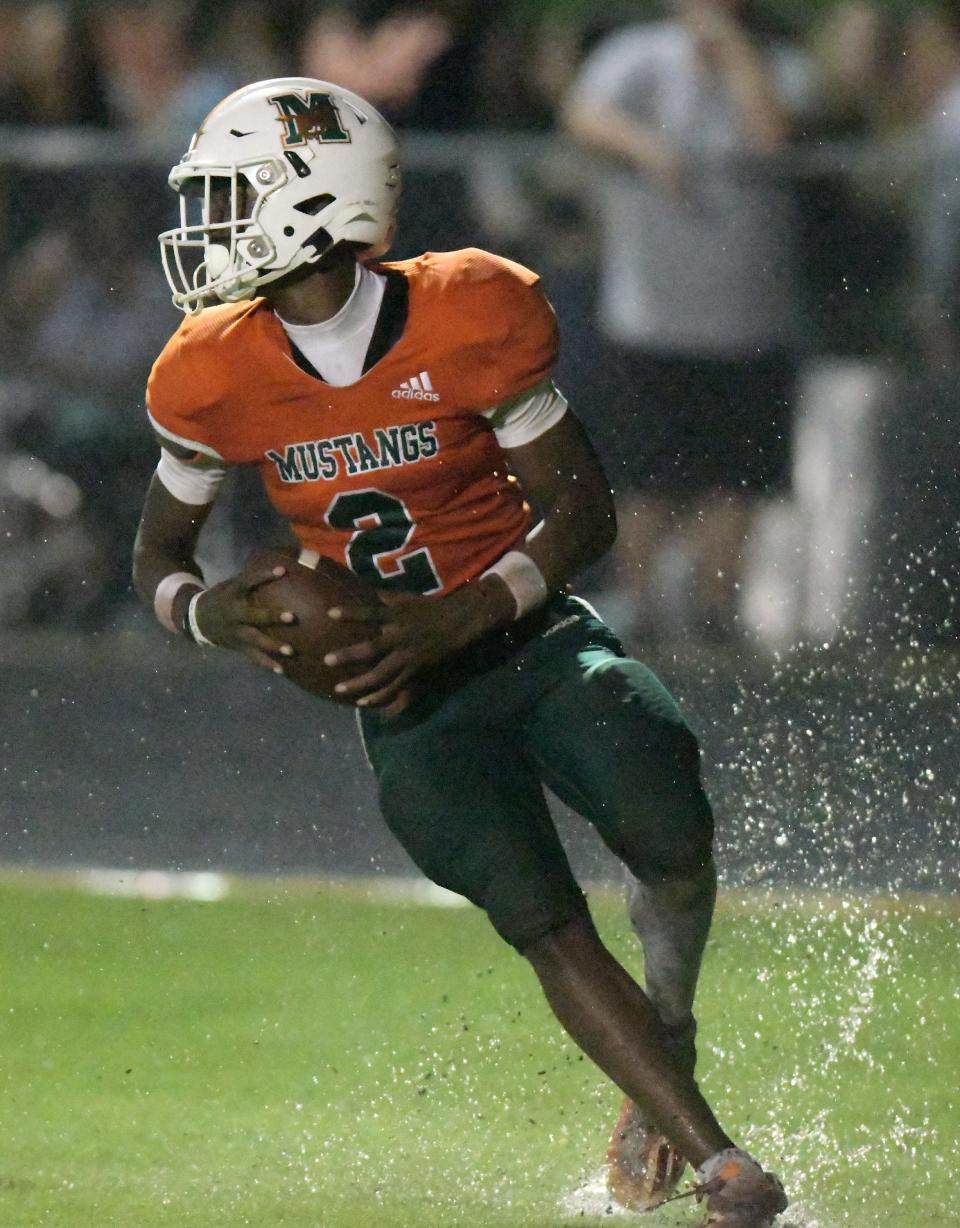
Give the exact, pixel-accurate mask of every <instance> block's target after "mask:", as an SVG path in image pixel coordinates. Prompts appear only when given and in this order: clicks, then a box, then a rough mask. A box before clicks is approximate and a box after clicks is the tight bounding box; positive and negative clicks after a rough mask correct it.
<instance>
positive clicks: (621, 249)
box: [567, 20, 810, 355]
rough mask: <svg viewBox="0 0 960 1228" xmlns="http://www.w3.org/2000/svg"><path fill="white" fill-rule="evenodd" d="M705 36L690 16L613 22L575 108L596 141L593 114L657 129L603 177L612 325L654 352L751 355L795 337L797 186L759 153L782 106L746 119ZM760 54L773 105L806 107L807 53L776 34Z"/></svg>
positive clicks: (621, 336) (615, 334)
mask: <svg viewBox="0 0 960 1228" xmlns="http://www.w3.org/2000/svg"><path fill="white" fill-rule="evenodd" d="M707 37H711V36H710V35H708V36H707ZM704 41H705V39H704V38H701V37H700V36H699V35H698V33H697V32H696V31H695V29H693V28H692V25H691V22H690V21H689V20H687V21H684V20H672V21H665V22H662V23H658V24H652V23H651V24H643V25H636V26H631V27H628V28H626V29H624V30H621V31H618V32H617V33H616V34H613V35H612V36H610V37H609V38H608V39H606V40H605V41H604V42H603V43H602V44H601V45H600V46H599V47H598V48H597V49H596V50H595V51H594V53H593V54H592V55H591V56H590V57H589V58H588V60H587V62H586V63H585V65H584V66H583V69H582V71H581V73H580V76H579V78H578V79H577V81H576V82H575V84H574V87H573V90H572V93H571V95H570V98H569V99H568V102H567V114H568V117H569V119H570V122H571V126H572V127H573V129H574V131H575V132H577V133H578V135H581V136H584V135H585V136H586V137H587V139H588V140H590V139H591V135H592V134H590V133H588V132H585V131H584V128H585V126H589V124H590V121H591V117H592V118H593V120H594V122H596V123H611V124H614V125H616V124H617V122H618V121H622V119H626V120H628V121H632V122H633V123H634V124H636V125H638V126H639V128H638V130H639V131H641V132H642V133H643V134H646V136H648V137H649V140H647V142H646V144H647V148H646V149H644V150H643V151H638V153H639V156H638V157H636V158H633V159H631V160H630V161H629V162H628V161H626V160H620V161H619V162H618V164H617V165H616V166H615V167H614V166H612V167H611V169H610V172H609V174H608V175H606V176H605V177H603V179H602V180H601V181H600V184H599V187H600V191H601V198H602V210H603V221H604V227H603V233H604V267H603V287H602V295H601V304H600V312H601V322H602V324H603V327H604V330H605V332H606V333H607V335H608V336H609V337H610V338H611V339H612V340H614V341H617V342H622V343H625V344H627V345H630V346H633V347H639V348H643V349H646V350H653V351H658V352H663V351H668V352H681V353H688V354H698V353H708V354H716V353H722V354H726V355H731V354H737V353H741V354H746V353H755V352H756V351H757V350H758V349H770V348H779V347H782V346H783V345H784V344H789V343H790V341H791V340H792V333H793V319H792V300H793V287H792V272H791V246H792V239H793V218H792V214H791V201H790V194H789V192H788V191H787V190H786V188H785V187H784V186H782V185H780V184H778V183H777V182H775V181H774V179H773V178H772V177H771V176H770V175H769V173H767V172H766V171H765V169H764V168H763V167H762V166H759V165H758V164H757V159H756V157H755V156H752V155H756V154H758V153H759V154H762V153H764V152H766V151H767V149H769V150H770V151H771V152H772V151H773V149H774V148H775V146H776V145H777V144H779V140H778V139H773V138H774V137H775V134H774V133H773V131H772V128H773V127H774V126H776V122H777V121H776V118H775V117H773V118H774V123H773V124H771V123H770V122H769V118H768V119H767V120H765V117H764V116H762V115H757V116H755V117H754V120H755V127H754V130H753V131H751V128H750V123H749V122H745V115H744V103H743V101H742V100H741V99H738V98H737V97H736V96H735V94H734V93H733V91H732V90H731V88H730V85H729V78H728V77H727V75H726V74H724V73H722V72H716V71H712V65H711V64H710V61H709V58H708V56H709V49H708V51H707V53H706V54H705V52H704V45H703V44H704ZM759 60H760V57H759V56H758V57H756V62H755V63H753V64H750V65H744V72H745V73H746V72H749V71H750V70H751V69H752V70H753V71H754V72H756V71H757V65H758V63H759ZM764 60H765V65H764V67H765V69H766V72H767V80H763V81H760V82H759V83H758V84H759V94H760V96H761V97H763V98H767V97H768V96H769V95H771V94H772V97H770V99H769V100H770V102H771V103H772V104H774V106H773V107H772V108H771V110H777V109H780V110H782V112H784V113H786V112H791V111H794V110H796V109H799V108H802V107H803V106H805V104H806V101H807V98H808V94H809V89H810V82H809V74H808V72H807V68H806V63H805V60H804V58H803V56H802V54H801V53H800V52H798V51H796V50H793V49H791V48H788V47H785V46H774V47H771V48H770V49H769V51H768V53H767V54H766V55H765V57H764ZM765 129H770V130H765ZM591 143H594V144H597V143H598V142H596V141H595V140H591ZM610 150H611V152H614V148H613V147H612V146H611V147H610ZM631 163H632V164H631Z"/></svg>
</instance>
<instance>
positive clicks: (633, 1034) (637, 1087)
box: [522, 918, 732, 1165]
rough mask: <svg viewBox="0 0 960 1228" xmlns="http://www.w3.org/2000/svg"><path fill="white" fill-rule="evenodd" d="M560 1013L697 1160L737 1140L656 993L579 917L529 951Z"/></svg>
mask: <svg viewBox="0 0 960 1228" xmlns="http://www.w3.org/2000/svg"><path fill="white" fill-rule="evenodd" d="M522 954H523V955H524V956H526V958H527V959H528V960H529V961H530V963H531V965H532V966H533V969H534V971H535V972H536V974H537V976H538V978H539V979H540V983H541V985H542V986H543V990H544V993H545V994H546V996H547V1000H548V1001H549V1003H550V1005H551V1007H552V1008H553V1012H554V1014H555V1015H556V1016H557V1018H558V1019H559V1020H560V1022H561V1023H562V1024H563V1025H564V1027H565V1028H566V1030H567V1031H568V1032H569V1033H570V1035H571V1036H572V1037H573V1038H574V1040H575V1041H576V1042H577V1044H578V1045H580V1047H581V1048H582V1049H583V1050H584V1052H585V1053H587V1054H589V1056H590V1057H592V1058H593V1059H594V1061H595V1062H596V1063H597V1065H598V1066H600V1067H601V1069H602V1070H603V1071H604V1072H605V1073H606V1074H607V1075H608V1076H609V1077H610V1078H611V1079H612V1080H613V1082H614V1083H616V1084H617V1086H618V1087H620V1088H621V1089H622V1090H624V1091H625V1092H626V1093H627V1095H628V1096H630V1097H631V1099H632V1100H633V1101H634V1102H636V1103H637V1104H640V1105H642V1107H643V1108H644V1110H645V1111H646V1112H647V1113H648V1114H649V1115H650V1116H651V1117H652V1118H653V1119H654V1120H655V1121H656V1122H657V1124H658V1126H659V1128H660V1130H661V1131H662V1132H663V1134H664V1135H666V1136H667V1137H668V1138H669V1139H670V1140H671V1142H673V1143H674V1144H675V1146H676V1147H677V1148H678V1149H679V1150H680V1151H681V1152H682V1154H683V1155H684V1156H686V1157H687V1158H688V1159H689V1160H690V1161H691V1162H692V1163H694V1164H696V1165H699V1164H702V1163H703V1162H704V1161H705V1160H706V1159H708V1158H709V1157H710V1156H711V1155H714V1154H715V1153H716V1152H717V1151H720V1150H722V1149H723V1148H726V1147H730V1146H732V1144H731V1142H730V1139H729V1138H728V1136H727V1135H726V1134H725V1133H724V1132H723V1130H722V1129H721V1127H720V1125H719V1123H718V1122H717V1119H716V1118H715V1117H714V1115H713V1112H712V1110H711V1109H710V1106H709V1105H708V1104H707V1102H706V1101H705V1100H704V1099H703V1096H702V1095H701V1094H700V1091H699V1089H698V1088H697V1086H696V1083H695V1082H694V1080H693V1078H692V1076H691V1075H690V1074H689V1073H687V1072H686V1071H683V1070H682V1069H681V1068H680V1067H679V1065H678V1064H676V1063H675V1062H674V1061H673V1058H672V1055H671V1052H670V1048H669V1045H668V1042H667V1037H666V1036H665V1034H664V1029H663V1027H662V1025H661V1023H660V1019H659V1017H658V1015H657V1012H656V1010H655V1009H654V1007H653V1005H652V1003H651V1002H650V999H649V998H648V997H647V996H646V994H645V993H644V992H643V990H642V989H641V988H640V986H639V985H638V984H637V983H636V981H634V980H633V978H632V977H631V976H630V974H629V973H628V972H627V971H626V970H625V969H624V968H623V967H622V966H621V965H620V964H619V963H618V962H617V961H616V959H614V957H613V956H612V955H611V954H610V952H609V951H608V950H607V948H606V947H605V946H604V945H603V943H602V942H601V941H600V938H599V936H598V935H597V932H596V930H595V929H594V927H593V924H592V923H591V922H590V920H589V918H578V919H575V920H573V921H570V922H568V923H567V924H566V925H564V926H562V927H560V928H559V929H556V930H554V931H552V932H551V933H549V934H546V935H544V937H543V938H541V939H539V940H538V941H537V942H535V943H532V944H531V945H530V946H527V947H525V948H524V949H523V951H522Z"/></svg>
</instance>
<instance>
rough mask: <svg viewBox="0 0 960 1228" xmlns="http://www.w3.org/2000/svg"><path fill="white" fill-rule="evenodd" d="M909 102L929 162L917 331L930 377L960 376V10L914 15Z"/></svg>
mask: <svg viewBox="0 0 960 1228" xmlns="http://www.w3.org/2000/svg"><path fill="white" fill-rule="evenodd" d="M903 86H904V96H905V98H906V100H907V102H908V105H909V106H910V109H911V111H912V112H913V114H914V115H915V117H916V120H917V130H918V135H919V136H920V137H921V140H922V145H921V148H922V150H923V152H924V154H925V162H924V166H923V169H922V173H921V175H920V180H919V186H918V191H917V209H916V219H917V221H916V232H917V233H916V263H917V271H916V282H917V293H916V304H917V305H916V311H915V316H916V325H917V334H918V344H919V348H920V352H921V354H922V356H923V358H924V360H925V362H926V363H927V365H928V366H929V367H931V368H932V369H933V370H937V371H944V372H949V373H952V374H960V6H958V5H957V4H955V3H941V4H929V5H926V6H924V7H922V8H919V9H917V10H915V11H914V12H913V14H912V15H911V18H910V21H909V24H908V27H907V37H906V49H905V56H904V77H903Z"/></svg>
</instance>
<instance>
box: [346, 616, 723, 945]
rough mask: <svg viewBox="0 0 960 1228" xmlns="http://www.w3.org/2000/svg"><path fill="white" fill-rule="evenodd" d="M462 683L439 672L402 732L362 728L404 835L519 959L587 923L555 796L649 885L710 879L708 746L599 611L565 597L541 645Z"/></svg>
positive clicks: (390, 818) (392, 818)
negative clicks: (704, 764) (703, 758)
mask: <svg viewBox="0 0 960 1228" xmlns="http://www.w3.org/2000/svg"><path fill="white" fill-rule="evenodd" d="M475 656H476V654H475ZM487 659H488V661H489V656H488V658H487ZM456 673H457V671H456V665H455V664H454V667H453V669H452V671H451V670H450V669H447V670H445V671H443V673H442V675H441V674H439V672H438V678H437V681H436V685H434V686H432V687H431V688H429V689H428V690H427V691H426V692H425V693H423V694H421V695H419V696H418V698H417V700H416V701H415V703H414V704H413V705H411V707H410V708H408V709H407V711H406V712H404V713H403V714H402V715H401V716H399V717H397V718H395V719H393V720H389V719H385V718H382V717H381V716H380V715H379V714H377V713H375V712H371V713H364V714H363V716H362V719H361V729H362V733H363V737H364V742H365V745H366V750H367V755H368V757H369V759H370V763H371V765H372V767H373V770H374V772H375V774H376V777H377V782H378V786H379V797H380V806H381V810H382V812H383V816H384V818H385V820H386V823H387V825H388V827H389V828H390V830H391V831H392V832H393V834H394V835H395V836H396V838H397V839H398V840H399V841H400V843H401V844H402V845H403V847H404V848H405V849H406V851H407V853H409V855H410V856H411V857H412V858H413V860H414V861H415V862H416V864H417V865H418V866H419V867H420V869H421V870H422V871H423V872H424V874H426V875H427V876H428V877H429V878H431V879H432V880H433V881H434V882H436V883H439V884H440V885H441V886H443V887H447V888H449V889H450V890H451V891H456V892H458V893H460V894H461V895H464V896H466V897H467V898H468V899H470V900H472V901H473V903H474V904H476V905H478V906H479V907H481V908H483V909H485V910H486V911H487V913H488V915H489V917H490V920H491V922H492V923H493V925H494V926H495V928H496V929H497V931H498V932H499V933H500V935H501V936H502V937H503V938H504V939H506V941H507V942H509V943H510V944H511V945H512V946H514V947H516V948H517V949H518V950H520V951H522V950H524V949H525V948H526V947H527V946H529V945H530V944H531V943H533V942H535V941H536V940H537V939H538V938H541V937H543V936H544V935H546V934H548V933H550V932H551V931H553V930H555V929H557V928H559V927H560V926H561V925H563V924H565V923H566V922H567V921H570V920H572V919H573V918H575V917H579V916H582V915H583V914H584V912H585V910H586V902H585V900H584V898H583V894H582V892H581V891H580V888H579V887H578V885H577V882H576V880H575V878H574V876H573V872H572V871H571V868H570V864H569V861H568V859H567V856H566V853H565V852H564V849H563V846H562V844H561V842H560V839H559V837H558V835H557V832H556V828H555V826H554V823H553V820H552V818H551V815H550V812H549V810H548V807H547V803H546V799H545V796H544V790H543V786H544V785H546V786H547V787H549V789H550V790H552V792H553V793H555V794H556V795H557V797H559V798H560V799H561V800H562V801H563V802H565V803H566V804H567V805H568V806H570V807H571V808H572V809H573V810H575V811H577V812H578V813H579V814H581V815H583V816H584V818H586V819H587V820H589V822H590V823H592V824H593V826H594V827H595V828H596V829H597V831H598V832H599V834H600V836H601V837H602V839H603V840H604V842H605V843H606V844H607V846H608V847H609V848H610V849H611V850H612V851H613V852H614V853H615V854H616V855H617V857H619V858H620V860H621V861H622V862H623V863H624V865H626V866H627V868H628V869H629V870H630V871H631V872H632V873H633V874H634V875H636V877H637V878H639V879H641V880H642V881H647V882H664V881H667V880H671V879H678V878H684V877H688V876H690V875H692V874H694V873H696V871H697V870H698V869H700V868H701V867H702V866H703V865H705V864H706V862H707V861H708V860H709V858H710V855H711V847H712V841H713V819H712V815H711V811H710V805H709V803H708V801H707V798H706V796H705V794H704V791H703V787H702V785H701V781H700V762H699V759H700V756H699V748H698V746H697V742H696V739H695V738H694V736H693V734H692V733H691V731H690V729H689V728H688V726H687V725H686V723H685V721H684V719H683V717H682V716H681V714H680V711H679V709H678V707H677V705H676V703H675V702H674V700H673V698H672V697H671V696H670V694H669V693H668V691H667V690H666V689H665V687H664V686H663V685H662V684H661V683H660V682H659V681H658V679H657V678H656V677H655V676H654V675H653V674H652V673H651V672H650V670H648V669H647V668H646V667H645V666H644V665H642V664H641V663H640V662H639V661H635V660H632V659H630V658H628V657H626V656H625V655H624V652H623V648H622V646H621V645H620V642H619V640H617V638H616V636H615V635H614V634H613V632H612V631H610V629H609V628H608V627H606V626H605V625H604V624H603V623H602V622H601V621H600V619H599V618H598V617H597V616H596V615H595V614H594V612H593V611H592V610H591V609H590V608H589V606H587V605H586V604H585V603H583V602H581V601H579V600H577V599H576V598H572V597H567V598H558V599H557V600H556V601H555V602H553V603H552V605H551V607H550V609H549V614H548V625H546V626H545V628H544V629H543V630H541V631H540V633H539V634H537V635H535V636H533V638H531V639H530V640H528V641H527V642H526V643H524V644H522V646H520V647H519V648H517V649H516V650H515V651H513V652H511V653H508V654H505V655H503V659H499V662H498V663H497V664H494V665H492V666H491V667H489V668H479V669H477V670H475V671H468V672H467V674H466V676H465V677H462V676H461V677H456ZM451 679H454V680H453V681H451Z"/></svg>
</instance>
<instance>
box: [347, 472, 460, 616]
mask: <svg viewBox="0 0 960 1228" xmlns="http://www.w3.org/2000/svg"><path fill="white" fill-rule="evenodd" d="M326 521H327V524H328V525H330V527H331V528H332V529H353V530H354V533H353V537H351V538H350V544H349V545H348V546H347V561H348V562H349V564H350V570H351V571H353V572H354V573H355V574H356V575H358V576H360V577H361V578H362V579H364V580H369V581H370V583H371V584H375V585H376V586H377V588H387V589H399V590H400V591H401V592H404V593H435V592H436V591H437V589H439V588H440V587H441V585H440V578H439V576H438V575H437V572H436V569H435V567H434V565H433V559H431V557H430V551H429V550H427V549H426V548H425V547H424V548H422V549H420V550H412V551H411V552H410V553H409V554H400V555H399V557H390V559H389V562H387V561H386V559H387V556H396V555H397V554H398V552H399V551H400V550H402V549H403V548H404V546H405V545H406V544H407V542H409V540H410V538H411V537H412V536H413V531H414V529H416V527H417V526H416V525H415V524H414V522H413V521H412V520H411V519H410V513H409V512H408V511H407V508H406V505H405V504H404V503H403V501H402V500H401V499H397V498H395V497H394V496H393V495H387V494H384V493H383V491H382V490H354V491H350V492H348V493H344V494H340V495H337V497H336V498H335V499H334V501H333V502H332V503H331V504H330V506H329V507H328V508H327V515H326Z"/></svg>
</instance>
